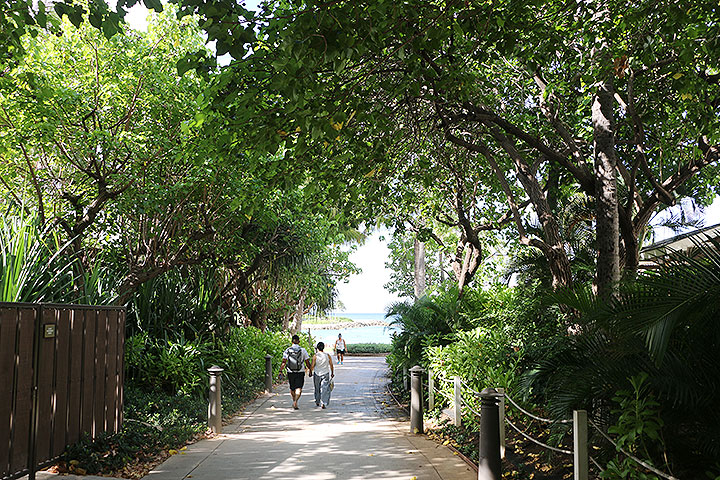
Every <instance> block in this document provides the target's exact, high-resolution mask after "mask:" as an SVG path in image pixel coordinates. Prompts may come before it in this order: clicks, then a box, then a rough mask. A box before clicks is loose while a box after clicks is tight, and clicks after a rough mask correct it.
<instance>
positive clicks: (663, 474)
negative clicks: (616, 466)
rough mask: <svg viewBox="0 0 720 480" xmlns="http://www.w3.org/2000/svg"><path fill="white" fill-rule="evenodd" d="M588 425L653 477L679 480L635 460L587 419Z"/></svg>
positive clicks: (635, 458)
mask: <svg viewBox="0 0 720 480" xmlns="http://www.w3.org/2000/svg"><path fill="white" fill-rule="evenodd" d="M588 423H589V424H590V425H592V426H593V428H595V430H597V431H598V433H599V434H600V435H602V436H603V437H605V440H607V441H608V442H610V443H611V444H613V445H614V446H615V448H617V450H618V451H619V452H621V453H623V454H625V455H626V456H627V457H628V458H630V459H631V460H633V461H635V462H636V463H638V464H639V465H642V466H643V467H645V468H647V469H648V470H650V471H651V472H653V473H654V474H655V475H660V476H661V477H662V478H665V479H667V480H679V479H678V478H677V477H673V476H672V475H668V474H667V473H665V472H662V471H660V470H658V469H657V468H655V467H653V466H652V465H650V464H648V463H646V462H644V461H642V460H640V459H639V458H637V457H636V456H634V455H632V454H631V453H628V452H626V451H625V450H624V449H622V448H621V447H620V446H619V445H618V444H617V443H615V442H614V441H613V439H612V438H610V437H609V436H607V434H605V432H603V431H602V429H600V427H598V426H597V425H596V424H595V422H593V421H592V420H591V419H590V418H588Z"/></svg>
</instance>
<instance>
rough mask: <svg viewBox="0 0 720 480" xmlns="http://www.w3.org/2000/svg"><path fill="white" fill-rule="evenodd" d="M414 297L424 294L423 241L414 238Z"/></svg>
mask: <svg viewBox="0 0 720 480" xmlns="http://www.w3.org/2000/svg"><path fill="white" fill-rule="evenodd" d="M414 253H415V255H414V258H415V298H416V299H418V298H420V297H422V296H423V295H425V243H423V242H421V241H420V240H418V239H417V237H416V238H415V248H414Z"/></svg>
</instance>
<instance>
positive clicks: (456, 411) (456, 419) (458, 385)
mask: <svg viewBox="0 0 720 480" xmlns="http://www.w3.org/2000/svg"><path fill="white" fill-rule="evenodd" d="M453 384H454V386H455V401H454V405H453V425H455V426H458V427H459V426H460V425H462V411H461V408H462V406H461V402H462V381H461V380H460V377H458V376H457V375H455V376H454V377H453Z"/></svg>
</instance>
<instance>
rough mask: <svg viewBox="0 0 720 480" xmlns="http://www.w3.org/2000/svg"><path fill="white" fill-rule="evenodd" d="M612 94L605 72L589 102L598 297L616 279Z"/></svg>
mask: <svg viewBox="0 0 720 480" xmlns="http://www.w3.org/2000/svg"><path fill="white" fill-rule="evenodd" d="M614 94H615V89H614V85H613V78H612V73H611V72H609V73H607V78H606V79H605V80H604V81H603V83H602V84H601V85H600V86H599V87H598V92H597V94H596V95H595V98H594V99H593V105H592V123H593V133H594V150H595V152H594V153H595V180H596V181H595V201H596V218H597V224H596V231H595V235H596V243H597V249H598V258H597V278H596V282H597V292H598V295H599V296H600V297H601V298H607V297H609V296H610V295H612V293H613V291H614V288H615V284H616V283H617V282H618V280H619V279H620V246H619V225H618V198H617V177H616V166H617V157H616V155H615V123H614V118H613V102H614ZM630 247H631V248H632V246H630ZM626 248H627V247H626Z"/></svg>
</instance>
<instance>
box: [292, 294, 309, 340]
mask: <svg viewBox="0 0 720 480" xmlns="http://www.w3.org/2000/svg"><path fill="white" fill-rule="evenodd" d="M306 295H307V288H303V289H302V290H300V298H298V302H297V304H296V305H295V313H294V314H293V320H292V323H291V324H290V333H292V334H293V335H295V334H296V333H298V332H299V331H300V330H302V321H303V313H305V296H306Z"/></svg>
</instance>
